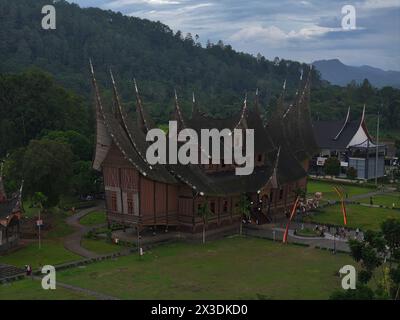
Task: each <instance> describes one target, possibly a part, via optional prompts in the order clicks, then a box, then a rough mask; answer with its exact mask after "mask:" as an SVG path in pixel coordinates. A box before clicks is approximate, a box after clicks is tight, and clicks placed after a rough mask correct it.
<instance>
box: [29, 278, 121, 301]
mask: <svg viewBox="0 0 400 320" xmlns="http://www.w3.org/2000/svg"><path fill="white" fill-rule="evenodd" d="M33 278H34V279H35V280H38V281H40V282H41V281H42V278H41V277H38V276H34V277H33ZM56 287H61V288H64V289H67V290H72V291H75V292H78V293H83V294H85V295H87V296H91V297H94V298H96V299H98V300H120V299H119V298H116V297H113V296H109V295H106V294H103V293H100V292H97V291H93V290H89V289H84V288H81V287H77V286H72V285H70V284H66V283H62V282H59V281H57V282H56Z"/></svg>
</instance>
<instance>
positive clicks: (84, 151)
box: [42, 130, 93, 160]
mask: <svg viewBox="0 0 400 320" xmlns="http://www.w3.org/2000/svg"><path fill="white" fill-rule="evenodd" d="M42 139H48V140H53V141H57V142H60V143H65V144H69V145H70V146H71V150H72V152H73V154H74V157H75V159H76V160H91V158H92V150H93V146H92V143H91V142H90V140H89V139H88V138H87V137H86V136H84V135H83V134H81V133H79V132H76V131H73V130H67V131H49V132H47V133H46V135H45V136H43V138H42Z"/></svg>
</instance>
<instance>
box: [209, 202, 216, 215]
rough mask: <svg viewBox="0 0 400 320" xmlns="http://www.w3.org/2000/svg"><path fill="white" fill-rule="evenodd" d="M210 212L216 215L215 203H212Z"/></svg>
mask: <svg viewBox="0 0 400 320" xmlns="http://www.w3.org/2000/svg"><path fill="white" fill-rule="evenodd" d="M210 211H211V212H212V213H213V214H214V213H215V202H214V201H213V202H211V203H210Z"/></svg>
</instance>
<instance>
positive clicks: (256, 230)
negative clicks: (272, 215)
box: [243, 225, 350, 252]
mask: <svg viewBox="0 0 400 320" xmlns="http://www.w3.org/2000/svg"><path fill="white" fill-rule="evenodd" d="M243 230H244V234H245V235H247V236H251V237H259V238H265V239H271V240H274V241H279V242H282V239H283V234H284V232H285V229H284V228H279V227H274V226H271V225H260V226H257V225H247V226H245V228H244V229H243ZM288 242H289V243H297V244H303V245H308V246H310V247H313V248H315V247H318V248H323V249H329V250H333V249H336V250H338V251H343V252H350V248H349V245H348V243H347V240H345V239H339V238H338V237H335V239H333V237H332V236H330V235H328V236H327V237H324V238H321V237H318V238H317V237H316V238H310V237H299V236H296V235H294V230H293V229H290V230H289V235H288Z"/></svg>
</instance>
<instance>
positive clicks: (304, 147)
mask: <svg viewBox="0 0 400 320" xmlns="http://www.w3.org/2000/svg"><path fill="white" fill-rule="evenodd" d="M91 72H92V81H93V87H94V95H95V103H96V132H97V133H96V134H97V143H96V152H95V158H94V162H93V167H94V169H96V170H101V171H102V172H103V177H104V186H105V193H106V209H107V217H108V220H109V222H115V223H119V224H123V225H125V226H132V227H139V228H143V227H150V226H151V227H155V226H158V227H160V226H162V227H165V228H168V227H172V226H173V227H179V229H181V230H187V231H190V232H197V231H200V230H201V228H202V225H203V219H202V218H201V217H200V216H199V214H198V211H199V210H200V209H201V208H202V205H203V204H204V203H206V202H208V207H209V209H210V211H211V212H212V215H211V217H210V218H209V219H208V225H209V227H219V226H223V225H227V224H232V223H237V222H239V221H240V219H241V213H240V212H239V211H240V210H239V208H238V202H239V200H240V198H241V197H242V195H243V194H244V195H246V196H247V197H248V199H249V202H250V203H251V214H252V216H253V218H254V220H258V221H259V223H265V222H269V221H273V220H274V218H275V217H278V216H284V215H285V213H287V212H288V211H289V210H290V208H291V206H292V205H293V203H294V200H295V197H296V191H297V190H299V189H300V188H301V189H305V188H306V183H307V180H306V179H307V178H306V177H307V170H308V164H309V159H310V158H311V157H312V156H313V155H314V154H315V153H316V152H317V146H316V143H315V141H314V135H313V130H312V126H311V121H310V112H309V96H310V75H311V72H310V75H309V76H308V78H307V79H305V80H302V81H301V84H300V86H301V87H300V89H299V91H298V92H299V93H298V94H297V95H296V98H295V101H294V102H293V104H292V105H290V106H289V107H285V106H284V103H283V98H284V92H283V93H282V95H281V98H280V101H279V103H278V108H277V111H276V112H275V113H274V115H273V116H272V117H271V119H269V121H268V123H267V124H266V125H264V123H263V121H262V119H261V116H260V112H259V109H258V95H257V99H256V101H255V106H254V107H253V108H249V107H248V106H247V101H246V100H245V102H244V104H243V107H242V108H241V110H240V112H238V113H237V114H236V115H234V116H232V117H230V118H228V119H213V118H211V117H209V116H206V115H205V114H203V113H201V112H200V111H199V110H198V108H197V107H196V106H195V102H194V108H193V112H192V116H191V118H186V117H184V115H183V113H182V112H181V109H180V107H179V103H178V99H177V98H176V100H175V112H174V114H175V116H174V118H175V119H173V120H176V121H177V122H178V125H179V127H180V129H182V128H191V129H194V130H196V131H198V132H199V131H200V130H201V129H211V128H216V129H219V130H222V129H225V128H227V129H230V130H233V129H235V128H236V129H248V128H249V129H254V140H255V141H254V147H255V155H254V156H255V159H254V163H255V168H254V171H253V173H252V174H251V175H247V176H239V175H235V165H229V164H224V162H223V161H222V163H221V164H219V165H215V164H210V165H192V164H189V165H180V164H177V165H159V164H158V165H150V164H149V163H148V162H147V160H146V156H145V155H146V150H147V147H148V146H149V144H148V143H147V142H146V133H147V132H148V131H149V130H151V129H152V128H154V127H155V124H154V122H153V120H152V119H151V117H150V116H149V114H148V112H147V110H146V109H145V108H144V107H143V105H142V101H141V99H140V96H139V92H138V90H137V86H136V83H135V87H136V106H137V107H136V111H133V112H130V111H129V110H127V109H125V108H124V106H123V105H122V104H121V103H120V98H119V95H118V92H117V88H116V84H115V81H114V78H113V76H112V74H111V83H112V88H113V93H114V94H113V101H112V102H111V101H105V99H103V98H102V96H101V94H100V91H99V88H98V85H97V82H96V78H95V76H94V72H93V66H91ZM199 152H201V151H199ZM210 163H211V162H210Z"/></svg>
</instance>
